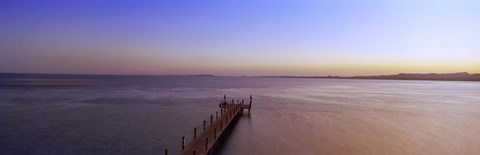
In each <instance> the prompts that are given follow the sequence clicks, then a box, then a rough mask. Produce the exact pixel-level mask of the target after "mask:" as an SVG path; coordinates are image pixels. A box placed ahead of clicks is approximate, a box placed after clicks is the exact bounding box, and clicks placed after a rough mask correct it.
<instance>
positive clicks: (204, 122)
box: [203, 120, 207, 131]
mask: <svg viewBox="0 0 480 155" xmlns="http://www.w3.org/2000/svg"><path fill="white" fill-rule="evenodd" d="M206 124H207V121H205V120H203V131H205V125H206Z"/></svg>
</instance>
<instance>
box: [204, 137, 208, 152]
mask: <svg viewBox="0 0 480 155" xmlns="http://www.w3.org/2000/svg"><path fill="white" fill-rule="evenodd" d="M207 150H208V137H206V138H205V151H207Z"/></svg>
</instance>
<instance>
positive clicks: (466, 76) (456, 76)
mask: <svg viewBox="0 0 480 155" xmlns="http://www.w3.org/2000/svg"><path fill="white" fill-rule="evenodd" d="M263 77H274V78H324V79H384V80H440V81H480V74H470V73H467V72H459V73H427V74H420V73H399V74H395V75H372V76H350V77H342V76H263Z"/></svg>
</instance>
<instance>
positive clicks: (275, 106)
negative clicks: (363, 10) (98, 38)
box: [0, 75, 480, 155]
mask: <svg viewBox="0 0 480 155" xmlns="http://www.w3.org/2000/svg"><path fill="white" fill-rule="evenodd" d="M50 76H52V75H50ZM50 76H45V77H43V78H50V79H59V78H66V79H68V78H71V79H89V80H95V81H100V82H96V84H95V85H82V86H55V87H49V86H34V87H28V86H0V152H2V154H159V153H162V151H163V149H165V148H169V149H170V150H171V152H172V153H175V152H178V151H179V149H180V138H181V136H187V141H188V138H189V137H191V136H192V132H193V127H200V126H201V122H202V121H203V120H204V119H208V117H209V115H210V114H214V113H215V111H216V110H218V109H217V105H216V104H217V102H218V101H219V100H220V99H221V98H222V97H223V94H224V93H225V94H227V95H228V96H231V97H234V98H241V97H244V98H245V99H247V97H248V95H249V94H254V104H253V109H252V113H251V115H250V116H248V115H247V114H246V113H245V115H244V116H243V117H242V118H241V119H240V120H239V122H238V124H237V126H236V128H235V129H234V131H233V133H232V135H231V137H230V138H229V141H228V142H227V143H226V144H225V145H224V148H223V149H222V154H225V155H236V154H239V155H240V154H285V155H290V154H477V153H478V152H480V148H479V147H478V146H480V139H478V137H480V132H478V131H480V121H478V120H480V102H479V101H480V97H479V96H478V94H480V83H478V82H440V81H439V82H437V81H389V80H333V79H271V78H223V77H155V76H87V77H78V76H73V77H50ZM2 78H3V80H5V79H8V78H19V77H5V76H3V77H2ZM20 78H26V77H20ZM28 78H31V79H33V78H35V79H37V78H42V77H28ZM67 81H68V80H67Z"/></svg>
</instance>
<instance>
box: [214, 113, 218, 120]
mask: <svg viewBox="0 0 480 155" xmlns="http://www.w3.org/2000/svg"><path fill="white" fill-rule="evenodd" d="M215 120H218V111H216V112H215Z"/></svg>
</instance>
